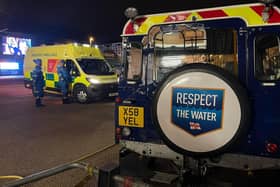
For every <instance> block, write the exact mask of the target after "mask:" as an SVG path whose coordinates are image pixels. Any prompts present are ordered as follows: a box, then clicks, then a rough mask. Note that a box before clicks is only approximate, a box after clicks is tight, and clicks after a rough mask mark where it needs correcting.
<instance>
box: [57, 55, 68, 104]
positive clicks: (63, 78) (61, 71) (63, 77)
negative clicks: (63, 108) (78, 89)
mask: <svg viewBox="0 0 280 187" xmlns="http://www.w3.org/2000/svg"><path fill="white" fill-rule="evenodd" d="M57 74H58V77H59V86H60V91H61V93H62V103H63V104H69V103H70V99H69V97H68V94H69V84H70V83H71V81H72V77H71V75H70V72H69V71H68V69H67V67H66V62H65V61H64V60H61V61H60V62H59V63H58V64H57Z"/></svg>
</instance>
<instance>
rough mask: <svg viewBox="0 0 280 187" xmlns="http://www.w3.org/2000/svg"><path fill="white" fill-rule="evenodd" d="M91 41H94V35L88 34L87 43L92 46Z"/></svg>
mask: <svg viewBox="0 0 280 187" xmlns="http://www.w3.org/2000/svg"><path fill="white" fill-rule="evenodd" d="M93 42H94V37H93V36H90V37H89V45H90V46H92V44H93Z"/></svg>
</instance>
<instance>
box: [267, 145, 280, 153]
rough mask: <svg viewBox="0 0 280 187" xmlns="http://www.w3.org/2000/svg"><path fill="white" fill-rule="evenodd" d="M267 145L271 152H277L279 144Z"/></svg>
mask: <svg viewBox="0 0 280 187" xmlns="http://www.w3.org/2000/svg"><path fill="white" fill-rule="evenodd" d="M265 147H266V150H267V152H269V153H276V152H277V151H278V145H277V144H275V143H267V144H266V146H265Z"/></svg>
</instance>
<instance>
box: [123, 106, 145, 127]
mask: <svg viewBox="0 0 280 187" xmlns="http://www.w3.org/2000/svg"><path fill="white" fill-rule="evenodd" d="M119 125H120V126H127V127H139V128H143V127H144V107H131V106H119Z"/></svg>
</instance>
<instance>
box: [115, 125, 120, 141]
mask: <svg viewBox="0 0 280 187" xmlns="http://www.w3.org/2000/svg"><path fill="white" fill-rule="evenodd" d="M116 139H117V141H119V140H120V139H121V128H119V127H118V128H116Z"/></svg>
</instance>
